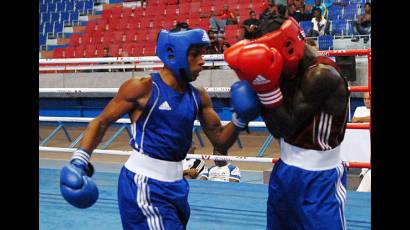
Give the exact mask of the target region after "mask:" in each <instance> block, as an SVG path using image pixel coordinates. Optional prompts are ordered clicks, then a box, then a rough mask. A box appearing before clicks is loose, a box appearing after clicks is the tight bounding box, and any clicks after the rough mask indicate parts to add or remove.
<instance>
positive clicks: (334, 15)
mask: <svg viewBox="0 0 410 230" xmlns="http://www.w3.org/2000/svg"><path fill="white" fill-rule="evenodd" d="M342 9H343V8H342V6H332V7H331V8H330V9H329V13H328V19H329V20H335V19H339V18H340V17H341V15H342Z"/></svg>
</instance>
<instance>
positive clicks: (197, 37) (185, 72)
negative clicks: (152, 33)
mask: <svg viewBox="0 0 410 230" xmlns="http://www.w3.org/2000/svg"><path fill="white" fill-rule="evenodd" d="M210 44H211V42H210V41H209V37H208V34H207V33H206V31H205V30H203V29H192V30H187V31H180V32H169V31H166V30H161V31H160V32H159V34H158V39H157V51H156V53H157V56H158V57H159V59H161V61H162V62H163V63H164V65H165V66H166V67H168V68H169V69H171V71H172V72H173V73H174V75H175V77H176V78H177V79H179V80H185V81H189V78H190V76H191V71H190V70H189V64H188V50H189V48H190V47H191V46H193V45H199V46H201V45H203V46H209V45H210Z"/></svg>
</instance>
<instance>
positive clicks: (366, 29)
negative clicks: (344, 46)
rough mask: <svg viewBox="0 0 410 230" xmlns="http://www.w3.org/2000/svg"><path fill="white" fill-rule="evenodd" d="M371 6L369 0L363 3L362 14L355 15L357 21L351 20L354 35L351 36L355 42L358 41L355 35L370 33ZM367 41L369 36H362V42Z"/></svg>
mask: <svg viewBox="0 0 410 230" xmlns="http://www.w3.org/2000/svg"><path fill="white" fill-rule="evenodd" d="M371 11H372V6H371V3H370V2H366V4H364V14H363V15H359V16H358V17H357V21H353V22H352V23H353V25H352V29H353V35H356V36H354V37H353V39H352V42H357V41H359V37H358V36H357V35H366V34H370V33H371V30H372V23H371V19H372V12H371ZM368 41H369V36H366V37H364V38H363V42H364V43H367V42H368Z"/></svg>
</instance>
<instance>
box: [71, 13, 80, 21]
mask: <svg viewBox="0 0 410 230" xmlns="http://www.w3.org/2000/svg"><path fill="white" fill-rule="evenodd" d="M70 21H78V12H70Z"/></svg>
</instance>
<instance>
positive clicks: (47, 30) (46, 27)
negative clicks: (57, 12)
mask: <svg viewBox="0 0 410 230" xmlns="http://www.w3.org/2000/svg"><path fill="white" fill-rule="evenodd" d="M50 32H53V24H51V23H50V22H45V23H44V34H47V33H50Z"/></svg>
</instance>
